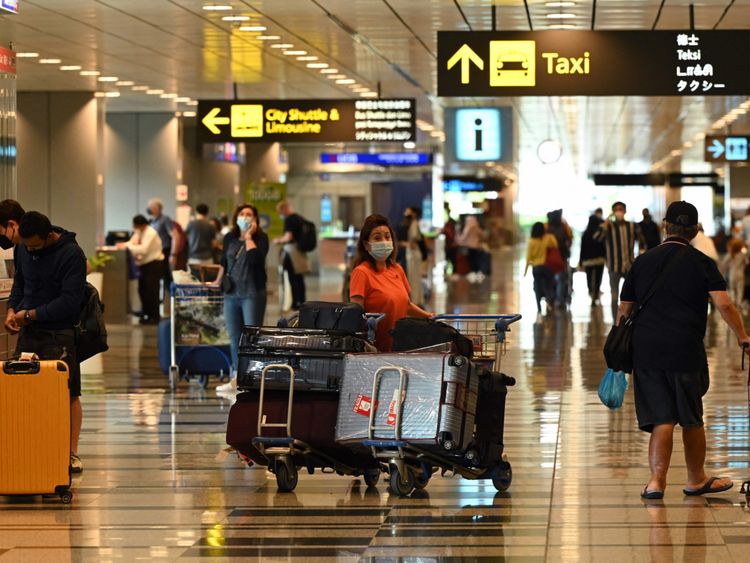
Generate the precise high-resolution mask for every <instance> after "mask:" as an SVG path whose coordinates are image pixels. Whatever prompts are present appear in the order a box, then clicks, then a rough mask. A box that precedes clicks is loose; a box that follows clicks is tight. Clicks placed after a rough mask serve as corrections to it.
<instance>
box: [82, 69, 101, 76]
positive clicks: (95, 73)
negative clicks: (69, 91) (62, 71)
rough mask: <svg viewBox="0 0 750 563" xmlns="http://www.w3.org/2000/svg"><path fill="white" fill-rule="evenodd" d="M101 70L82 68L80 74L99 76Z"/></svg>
mask: <svg viewBox="0 0 750 563" xmlns="http://www.w3.org/2000/svg"><path fill="white" fill-rule="evenodd" d="M100 74H101V72H99V71H98V70H82V71H81V76H99V75H100Z"/></svg>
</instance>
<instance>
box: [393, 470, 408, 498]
mask: <svg viewBox="0 0 750 563" xmlns="http://www.w3.org/2000/svg"><path fill="white" fill-rule="evenodd" d="M388 489H389V490H390V491H391V493H393V494H394V495H398V496H400V497H405V496H407V495H410V494H411V493H412V491H413V490H414V473H412V472H411V471H410V470H409V469H407V470H406V475H403V476H402V475H401V472H400V471H399V470H398V469H396V468H395V467H394V468H393V469H391V476H390V479H389V482H388Z"/></svg>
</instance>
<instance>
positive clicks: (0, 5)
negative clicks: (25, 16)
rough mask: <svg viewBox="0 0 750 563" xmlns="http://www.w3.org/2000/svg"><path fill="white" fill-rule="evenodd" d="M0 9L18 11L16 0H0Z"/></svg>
mask: <svg viewBox="0 0 750 563" xmlns="http://www.w3.org/2000/svg"><path fill="white" fill-rule="evenodd" d="M0 10H3V11H5V12H12V13H14V14H17V13H18V0H0Z"/></svg>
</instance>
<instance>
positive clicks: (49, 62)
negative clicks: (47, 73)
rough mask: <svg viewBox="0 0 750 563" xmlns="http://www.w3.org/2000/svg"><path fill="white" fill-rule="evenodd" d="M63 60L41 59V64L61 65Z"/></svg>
mask: <svg viewBox="0 0 750 563" xmlns="http://www.w3.org/2000/svg"><path fill="white" fill-rule="evenodd" d="M61 62H62V60H60V59H39V64H42V65H59V64H60V63H61Z"/></svg>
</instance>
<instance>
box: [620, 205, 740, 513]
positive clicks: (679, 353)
mask: <svg viewBox="0 0 750 563" xmlns="http://www.w3.org/2000/svg"><path fill="white" fill-rule="evenodd" d="M664 222H665V227H666V233H667V239H666V240H665V241H664V242H663V243H662V244H661V245H659V246H658V247H657V248H655V249H653V250H650V251H648V252H646V253H645V254H643V255H641V256H639V257H638V258H637V259H636V260H635V262H634V263H633V266H632V268H631V269H630V272H629V273H628V276H627V278H626V280H625V284H624V285H623V288H622V294H621V303H620V307H619V309H618V311H617V319H618V323H619V322H622V319H623V318H626V317H628V316H629V315H630V314H631V313H632V312H633V310H634V309H635V308H636V306H637V304H638V303H639V302H642V301H643V300H644V299H645V297H646V295H647V294H648V293H649V290H650V289H651V287H652V286H653V284H654V283H655V281H656V280H657V278H658V277H659V275H660V273H661V272H662V271H663V270H664V268H666V267H669V268H670V270H669V271H668V272H667V273H666V278H665V279H664V281H663V284H662V285H661V286H660V287H659V288H657V290H656V292H655V293H654V294H653V296H652V297H651V299H650V300H649V301H648V303H646V304H645V306H644V307H643V310H641V311H640V312H639V313H638V316H637V317H636V319H635V324H634V333H633V366H634V374H633V387H634V391H635V408H636V414H637V416H638V426H639V427H640V429H641V430H644V431H646V432H650V433H651V439H650V443H649V465H650V468H651V479H650V481H649V483H648V484H647V485H646V487H645V488H644V490H643V492H642V493H641V496H642V497H643V498H648V499H659V498H663V496H664V489H665V488H666V486H667V470H668V469H669V463H670V459H671V456H672V435H673V430H674V427H675V425H677V424H679V425H680V426H682V428H683V431H682V441H683V443H684V446H685V462H686V464H687V470H688V482H687V485H686V486H685V488H684V489H683V492H684V493H685V494H686V495H701V494H705V493H716V492H721V491H725V490H728V489H730V488H731V487H732V481H731V480H730V479H728V478H719V477H709V476H708V475H706V472H705V468H704V461H705V457H706V434H705V431H704V428H703V402H702V397H703V395H705V393H706V391H708V362H707V359H706V350H705V348H704V346H703V337H704V335H705V332H706V316H707V309H708V299H709V297H710V299H711V300H712V301H713V303H714V305H715V307H716V308H717V309H718V310H719V312H720V313H721V316H722V317H723V318H724V321H725V322H726V323H727V324H728V325H729V327H730V328H731V329H732V331H733V332H734V334H735V335H736V337H737V341H738V343H739V345H740V346H743V345H745V344H748V345H750V337H748V335H747V333H746V332H745V328H744V326H743V324H742V318H741V317H740V314H739V313H738V312H737V309H736V308H735V307H734V305H732V302H731V300H730V299H729V296H728V295H727V291H726V288H727V287H726V282H725V281H724V278H723V277H722V275H721V273H720V272H719V270H718V269H717V267H716V263H715V262H714V261H713V260H711V259H710V258H708V257H707V256H705V255H704V254H703V253H701V252H700V251H698V250H696V249H695V248H693V247H692V246H690V241H691V240H692V239H693V238H694V237H695V235H696V233H697V232H698V227H697V225H698V211H697V209H696V208H695V207H694V206H693V205H691V204H690V203H687V202H684V201H678V202H674V203H672V205H670V206H669V209H668V210H667V214H666V217H665V219H664Z"/></svg>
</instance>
